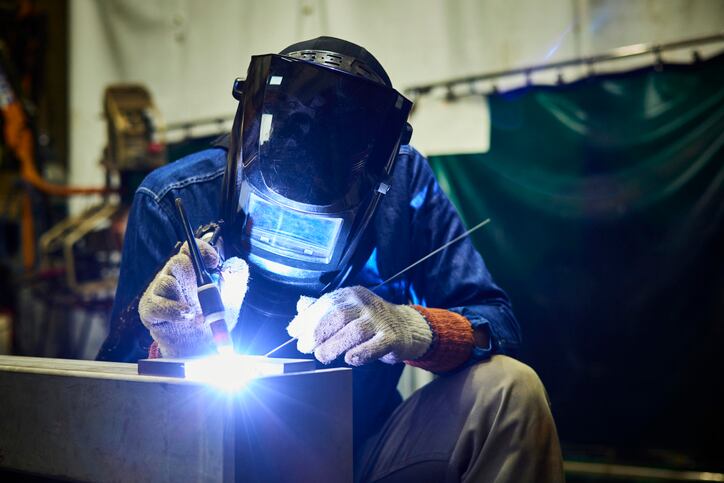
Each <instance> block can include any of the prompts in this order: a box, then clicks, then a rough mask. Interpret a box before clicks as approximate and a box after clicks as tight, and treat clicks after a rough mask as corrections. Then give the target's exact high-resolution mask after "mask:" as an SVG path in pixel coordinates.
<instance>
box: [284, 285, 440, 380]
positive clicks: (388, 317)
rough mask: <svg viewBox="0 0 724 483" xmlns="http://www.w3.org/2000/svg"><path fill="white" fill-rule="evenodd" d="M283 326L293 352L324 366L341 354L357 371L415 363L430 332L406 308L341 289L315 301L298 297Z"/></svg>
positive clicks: (418, 316) (365, 291)
mask: <svg viewBox="0 0 724 483" xmlns="http://www.w3.org/2000/svg"><path fill="white" fill-rule="evenodd" d="M297 312H298V313H297V316H296V317H295V318H294V320H292V321H291V322H290V323H289V326H287V332H288V333H289V335H290V336H292V337H296V338H297V339H298V341H297V349H298V350H299V351H300V352H303V353H307V354H308V353H311V352H314V357H316V358H317V359H318V360H320V361H321V362H324V363H329V362H332V361H333V360H335V359H336V358H337V357H339V356H340V355H342V354H345V356H344V360H345V362H347V364H350V365H352V366H360V365H362V364H366V363H368V362H373V361H375V360H377V359H380V360H382V361H383V362H386V363H388V364H394V363H397V362H402V361H406V360H414V359H417V358H419V357H421V356H422V355H423V354H425V352H427V350H428V348H429V347H430V344H431V343H432V330H431V329H430V325H429V324H428V323H427V321H426V320H425V318H424V317H423V316H422V315H421V314H420V313H419V312H418V311H417V310H415V309H414V308H412V307H410V306H409V305H395V304H391V303H389V302H387V301H385V300H383V299H382V298H380V297H378V296H377V295H375V294H373V293H372V292H371V291H369V290H368V289H366V288H364V287H359V286H357V287H345V288H340V289H337V290H335V291H334V292H331V293H328V294H324V295H322V296H321V297H320V298H319V299H316V300H315V299H312V298H309V297H302V298H301V299H300V300H299V302H298V304H297Z"/></svg>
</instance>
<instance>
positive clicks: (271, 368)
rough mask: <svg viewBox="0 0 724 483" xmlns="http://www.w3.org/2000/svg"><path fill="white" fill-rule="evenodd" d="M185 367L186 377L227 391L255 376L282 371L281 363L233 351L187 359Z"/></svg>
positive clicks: (243, 384) (237, 388)
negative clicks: (191, 359)
mask: <svg viewBox="0 0 724 483" xmlns="http://www.w3.org/2000/svg"><path fill="white" fill-rule="evenodd" d="M185 368H186V379H188V380H191V381H198V382H202V383H205V384H209V385H211V386H214V387H217V388H219V389H222V390H224V391H228V392H233V391H238V390H241V389H243V388H244V386H246V385H247V384H248V383H249V382H250V381H251V380H253V379H256V378H257V377H262V376H268V375H273V374H281V373H283V372H284V368H283V365H281V364H274V363H273V362H269V360H268V359H266V358H264V357H261V356H245V355H241V354H236V353H234V352H233V351H232V352H230V353H227V352H224V353H222V354H219V355H213V356H209V357H204V358H202V359H196V360H193V361H187V362H186V364H185Z"/></svg>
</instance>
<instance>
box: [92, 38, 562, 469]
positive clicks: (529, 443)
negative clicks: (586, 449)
mask: <svg viewBox="0 0 724 483" xmlns="http://www.w3.org/2000/svg"><path fill="white" fill-rule="evenodd" d="M233 97H234V98H235V100H236V102H238V105H237V110H236V115H235V119H234V123H233V127H232V130H231V132H230V133H229V134H228V135H227V136H224V137H222V138H220V139H219V140H217V141H216V142H215V143H214V144H213V145H212V146H210V147H209V148H208V149H204V150H202V151H199V152H197V153H194V154H191V155H188V156H186V157H183V158H181V159H179V160H176V161H174V162H172V163H170V164H168V165H166V166H164V167H161V168H159V169H156V170H155V171H153V172H152V173H151V174H150V175H149V176H148V177H146V179H145V180H144V181H143V183H142V185H141V187H140V188H139V189H138V190H137V191H136V194H135V197H134V201H133V205H132V207H131V211H130V214H129V222H128V228H127V230H126V238H125V242H124V248H123V255H122V264H121V270H120V278H119V285H118V289H117V292H116V298H115V303H114V306H113V310H112V314H111V329H110V333H109V335H108V337H107V339H106V341H105V342H104V344H103V346H102V347H101V350H100V352H99V354H98V358H99V359H101V360H111V361H124V362H136V361H138V360H140V359H146V358H149V357H150V358H189V357H198V356H203V355H209V354H214V353H217V352H230V351H231V347H232V345H233V350H234V351H235V352H236V353H238V354H245V355H264V354H267V353H269V352H270V351H272V349H275V348H279V349H278V350H275V351H274V352H273V356H274V357H291V358H304V359H312V360H314V361H315V364H316V365H317V367H320V368H327V367H331V368H333V367H352V368H353V374H354V388H353V403H354V418H353V425H354V431H353V434H354V441H353V445H354V449H355V451H354V453H355V461H354V467H355V475H356V479H357V480H358V481H375V480H378V479H381V478H384V477H385V476H387V475H389V474H391V473H393V472H401V473H399V474H400V475H403V476H404V477H405V480H404V481H443V480H445V479H446V478H447V479H449V480H463V481H492V480H494V479H498V478H500V476H501V475H503V476H504V478H503V480H505V481H536V482H541V481H550V482H557V481H563V472H562V464H561V453H560V447H559V444H558V439H557V435H556V429H555V424H554V422H553V418H552V416H551V412H550V408H549V407H548V402H547V399H546V396H545V391H544V389H543V386H542V384H541V382H540V380H539V379H538V377H537V376H536V374H535V373H534V372H533V371H532V370H531V369H530V368H528V367H527V366H525V365H524V364H522V363H521V362H518V361H516V360H515V359H514V358H513V357H514V356H515V354H516V351H517V349H518V346H519V344H520V329H519V326H518V323H517V321H516V319H515V316H514V314H513V311H512V308H511V304H510V301H509V299H508V296H507V295H506V293H505V292H504V291H503V289H501V288H500V287H499V286H498V285H497V284H496V283H495V282H494V280H493V277H492V275H491V274H490V272H489V271H488V269H487V267H486V265H485V263H484V262H483V258H482V257H481V255H480V254H479V253H478V252H477V251H476V249H475V247H474V246H473V244H472V242H471V241H470V239H469V237H467V236H465V235H466V234H467V232H466V228H465V226H464V224H463V222H462V220H461V219H460V216H459V215H458V213H457V212H456V210H455V208H454V207H453V205H452V203H451V202H450V200H449V199H448V198H447V196H446V195H445V193H444V192H443V191H442V190H441V188H440V186H439V185H438V183H437V181H436V180H435V177H434V175H433V172H432V170H431V169H430V167H429V165H428V163H427V160H426V159H425V158H424V156H423V155H421V154H420V153H419V152H418V151H416V150H415V149H414V147H413V144H414V138H412V131H413V130H412V127H411V126H410V124H409V123H408V115H409V113H410V110H411V108H412V103H411V101H410V100H408V99H407V98H406V97H405V96H404V95H402V94H401V93H400V92H398V91H397V90H396V89H395V88H394V87H393V84H392V81H391V80H390V78H389V76H388V75H387V73H386V71H385V69H384V68H383V67H382V65H381V64H380V63H379V61H378V60H377V59H376V58H375V57H374V56H373V55H372V54H371V53H370V52H368V51H367V50H366V49H364V48H363V47H361V46H359V45H356V44H354V43H351V42H348V41H345V40H341V39H337V38H333V37H319V38H316V39H311V40H306V41H302V42H299V43H295V44H292V45H290V46H288V47H287V48H285V49H283V50H281V51H280V52H279V53H278V54H265V55H256V56H253V57H252V58H251V61H250V62H249V65H248V70H247V73H246V76H245V77H244V78H243V79H242V78H239V79H236V81H234V83H233ZM177 200H178V201H177ZM484 215H485V214H484V213H481V216H480V219H481V220H482V219H484V218H485V216H484ZM485 223H487V221H486V222H483V223H480V224H479V225H478V226H476V227H474V229H476V228H478V227H480V226H483V225H484V224H485ZM195 227H198V228H197V229H196V231H195V233H191V231H192V229H193V228H195ZM290 338H292V339H294V340H295V342H296V343H294V344H292V343H289V344H285V342H287V341H289V340H290ZM280 346H281V347H280ZM406 365H407V366H413V367H418V368H422V369H425V370H427V371H431V372H433V373H436V374H439V375H440V377H439V378H437V379H436V380H435V381H434V382H433V383H431V384H428V385H427V386H425V387H423V388H421V389H419V390H418V391H417V392H416V393H415V394H413V396H412V397H411V398H409V399H407V400H406V401H402V398H401V396H400V394H399V392H398V391H397V389H396V387H397V383H398V380H399V378H400V375H401V373H402V370H403V368H404V367H405V366H406ZM503 395H506V396H505V397H503ZM502 400H505V404H504V405H501V404H500V402H501V401H502ZM451 402H452V403H451ZM421 414H422V415H424V417H420V415H421ZM492 421H497V423H496V424H492ZM511 434H515V435H516V437H515V441H511V440H510V438H511ZM433 435H434V436H433ZM481 442H485V445H484V447H483V445H482V443H481ZM373 448H374V449H375V450H374V451H372V449H373ZM401 455H407V459H406V460H405V461H402V460H400V457H401ZM429 455H445V457H444V458H437V459H433V460H430V461H428V463H429V464H426V465H424V468H423V467H421V466H420V465H418V464H417V463H419V461H427V460H428V459H429Z"/></svg>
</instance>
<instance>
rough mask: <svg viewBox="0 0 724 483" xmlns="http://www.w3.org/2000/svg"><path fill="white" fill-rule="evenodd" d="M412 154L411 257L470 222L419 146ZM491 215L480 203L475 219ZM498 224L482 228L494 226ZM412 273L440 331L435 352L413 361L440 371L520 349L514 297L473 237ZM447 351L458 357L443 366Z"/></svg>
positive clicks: (417, 295) (415, 288)
mask: <svg viewBox="0 0 724 483" xmlns="http://www.w3.org/2000/svg"><path fill="white" fill-rule="evenodd" d="M408 156H410V159H409V162H408V163H407V166H409V168H408V169H409V179H410V188H409V189H410V198H411V199H412V200H414V201H413V202H412V203H410V219H411V235H410V239H411V240H414V243H413V244H412V254H411V257H410V258H411V260H413V261H414V260H416V259H419V258H422V257H423V256H425V255H426V254H427V253H429V252H431V251H432V250H434V249H435V248H437V247H440V246H443V245H444V244H445V243H447V242H448V241H450V240H452V239H453V238H455V237H457V236H459V235H460V234H462V233H463V232H464V231H465V226H464V225H463V223H462V220H461V219H460V216H459V215H458V213H457V211H456V209H455V207H454V206H453V204H452V203H451V202H450V200H449V199H448V197H447V196H446V195H445V193H444V192H443V191H442V189H441V188H440V186H439V184H438V183H437V180H436V179H435V177H434V175H433V172H432V170H431V168H430V166H429V165H428V163H427V160H426V159H425V158H424V157H422V155H420V154H419V153H417V152H416V151H414V150H411V151H410V154H409V155H408ZM486 215H487V213H485V210H483V209H481V210H480V214H479V219H476V220H473V221H472V223H477V222H478V221H481V220H482V219H484V218H485V217H486ZM494 223H495V221H494V220H493V224H494ZM493 224H491V225H490V227H485V228H483V229H482V230H490V229H492V228H494V225H493ZM482 233H483V236H486V235H487V236H493V234H492V233H491V232H489V233H487V234H486V233H484V232H482ZM408 279H409V281H410V292H411V293H412V294H414V298H415V299H416V302H417V303H419V304H420V305H424V306H425V307H420V308H419V310H420V311H421V313H423V315H424V316H425V318H426V319H427V320H428V321H429V322H430V324H431V326H432V327H433V330H435V329H436V327H437V329H436V331H437V333H438V336H439V337H438V338H437V340H436V341H435V343H434V344H433V347H432V348H431V350H430V352H429V353H428V354H427V355H426V356H425V357H423V358H421V360H418V361H415V362H413V365H418V366H420V367H423V368H426V369H430V370H434V371H436V372H441V371H444V370H449V369H450V365H452V366H455V365H456V364H457V366H460V365H463V364H465V363H469V362H474V361H477V360H484V359H487V358H489V357H490V355H491V354H495V353H502V354H508V355H515V353H516V351H517V349H518V347H519V344H520V330H519V326H518V322H517V321H516V319H515V316H514V315H513V312H512V309H511V304H510V301H509V299H508V297H507V295H506V294H505V292H503V290H501V289H500V288H499V287H498V286H497V285H496V284H495V282H494V281H493V279H492V276H491V275H490V272H489V271H488V269H487V267H486V266H485V263H484V262H483V259H482V257H481V255H480V254H479V253H478V251H477V250H476V249H475V247H474V246H473V243H472V241H471V240H470V238H469V237H466V238H464V239H463V240H461V241H459V242H457V243H455V244H453V245H451V246H450V247H448V248H447V249H445V250H443V251H442V252H440V253H439V254H437V255H435V256H433V257H431V258H430V259H428V260H426V261H425V262H423V263H422V264H420V265H418V266H416V267H415V269H414V270H412V271H411V273H410V274H409V278H408ZM445 354H447V355H450V356H453V357H452V358H453V359H454V360H450V361H449V363H446V364H445V365H446V366H447V367H445V368H443V369H440V362H442V361H444V360H445V359H448V356H447V355H445ZM466 354H467V355H466ZM453 368H454V367H453Z"/></svg>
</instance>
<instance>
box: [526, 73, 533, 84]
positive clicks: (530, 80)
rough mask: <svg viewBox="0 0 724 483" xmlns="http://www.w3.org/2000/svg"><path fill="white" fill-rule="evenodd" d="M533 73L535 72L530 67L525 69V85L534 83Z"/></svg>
mask: <svg viewBox="0 0 724 483" xmlns="http://www.w3.org/2000/svg"><path fill="white" fill-rule="evenodd" d="M532 74H533V72H532V71H531V70H530V69H528V70H526V71H525V85H526V86H530V85H531V84H533V80H532V79H531V76H532Z"/></svg>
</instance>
